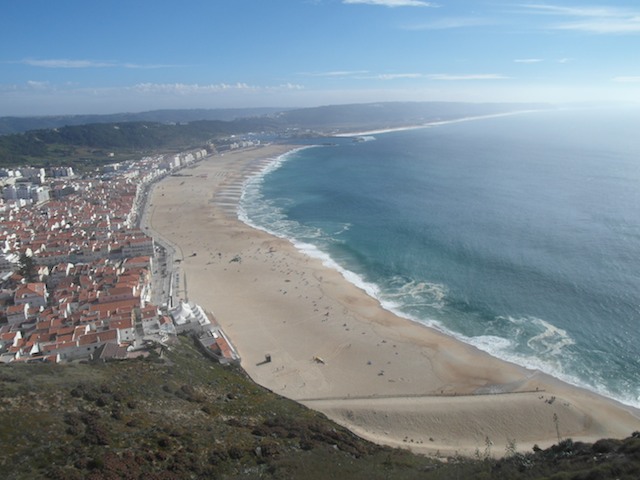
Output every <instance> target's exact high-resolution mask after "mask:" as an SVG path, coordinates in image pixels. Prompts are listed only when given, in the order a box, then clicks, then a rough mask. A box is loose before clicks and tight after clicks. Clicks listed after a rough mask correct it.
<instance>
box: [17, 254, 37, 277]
mask: <svg viewBox="0 0 640 480" xmlns="http://www.w3.org/2000/svg"><path fill="white" fill-rule="evenodd" d="M18 264H19V265H20V268H19V269H18V273H19V274H20V275H22V276H23V277H24V278H25V280H26V281H27V282H35V281H36V264H35V262H34V261H33V257H31V256H29V255H27V254H26V253H21V254H20V261H19V263H18Z"/></svg>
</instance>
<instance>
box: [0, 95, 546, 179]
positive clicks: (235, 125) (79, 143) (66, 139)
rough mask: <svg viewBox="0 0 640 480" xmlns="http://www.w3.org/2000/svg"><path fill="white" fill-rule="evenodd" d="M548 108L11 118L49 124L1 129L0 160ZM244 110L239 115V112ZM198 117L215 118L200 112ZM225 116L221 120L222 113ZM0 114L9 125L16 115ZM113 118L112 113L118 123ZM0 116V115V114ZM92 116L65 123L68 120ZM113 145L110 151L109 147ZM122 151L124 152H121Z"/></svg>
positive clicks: (398, 107)
mask: <svg viewBox="0 0 640 480" xmlns="http://www.w3.org/2000/svg"><path fill="white" fill-rule="evenodd" d="M542 108H551V107H550V106H549V105H543V104H509V103H480V104H476V103H456V102H387V103H368V104H351V105H330V106H323V107H314V108H302V109H294V110H284V111H283V110H277V111H276V109H231V110H156V111H154V112H146V113H138V114H126V113H123V114H118V115H90V116H77V117H39V118H33V119H28V118H24V119H17V120H20V121H21V122H22V123H21V125H22V127H20V128H27V126H28V125H29V122H30V121H31V122H32V125H36V124H39V123H40V124H41V123H42V122H49V123H50V124H51V125H54V124H55V125H58V124H60V123H64V122H67V125H65V126H59V125H58V126H55V127H54V126H50V127H48V128H39V129H35V130H28V131H26V132H22V133H14V134H10V135H0V166H7V167H8V166H18V165H23V164H25V163H30V164H33V165H37V166H44V167H47V166H52V165H55V164H60V163H63V164H71V165H72V166H75V167H76V168H78V169H79V170H81V169H82V167H83V166H88V167H92V166H96V165H99V164H101V163H105V162H110V161H116V160H123V159H126V158H133V157H135V156H136V155H138V156H139V155H140V153H150V152H151V151H155V152H157V151H161V150H170V149H179V148H189V147H197V146H202V145H204V143H207V142H214V143H215V142H216V141H217V140H219V139H220V138H221V137H224V136H229V135H242V134H246V133H249V132H267V133H271V134H281V135H283V136H286V137H291V136H300V135H312V136H321V135H330V134H335V133H337V132H356V131H362V130H372V129H385V128H397V127H403V126H409V125H420V124H424V123H427V122H433V121H440V120H452V119H457V118H465V117H472V116H481V115H492V114H498V113H506V112H513V111H518V110H529V109H542ZM243 115H244V116H243ZM204 117H220V118H218V119H211V118H209V119H206V118H204ZM222 118H225V119H222ZM7 119H9V120H11V119H10V117H5V119H4V120H6V121H7V122H8V123H7V125H10V126H11V128H14V129H18V128H19V126H20V125H19V122H17V120H16V119H15V118H14V119H13V120H11V121H9V120H7ZM115 119H119V120H118V121H117V122H116V121H114V120H115ZM1 120H2V119H0V121H1ZM82 121H91V123H83V124H77V125H71V124H69V123H70V122H78V123H80V122H82ZM113 152H115V153H116V154H117V156H116V157H115V159H114V157H113V156H111V155H110V153H113ZM127 156H128V157H127Z"/></svg>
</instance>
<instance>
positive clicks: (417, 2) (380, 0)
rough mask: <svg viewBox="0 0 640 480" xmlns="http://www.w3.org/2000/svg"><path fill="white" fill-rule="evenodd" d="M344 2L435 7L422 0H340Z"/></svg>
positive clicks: (386, 5)
mask: <svg viewBox="0 0 640 480" xmlns="http://www.w3.org/2000/svg"><path fill="white" fill-rule="evenodd" d="M342 3H345V4H351V5H355V4H363V5H382V6H384V7H437V6H438V5H437V4H435V3H433V2H424V1H422V0H342Z"/></svg>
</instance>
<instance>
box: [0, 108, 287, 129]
mask: <svg viewBox="0 0 640 480" xmlns="http://www.w3.org/2000/svg"><path fill="white" fill-rule="evenodd" d="M285 110H286V109H283V108H276V107H272V108H216V109H205V108H198V109H178V110H151V111H148V112H139V113H114V114H106V115H51V116H28V117H16V116H7V117H0V135H9V134H13V133H23V132H27V131H30V130H42V129H46V128H60V127H65V126H73V125H86V124H94V123H124V122H156V123H190V122H194V121H199V120H221V121H225V122H229V121H233V120H237V119H239V118H249V117H259V116H265V115H272V114H275V113H279V112H282V111H285Z"/></svg>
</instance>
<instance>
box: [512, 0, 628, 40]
mask: <svg viewBox="0 0 640 480" xmlns="http://www.w3.org/2000/svg"><path fill="white" fill-rule="evenodd" d="M521 7H523V8H525V9H527V10H528V11H530V12H532V13H538V14H544V15H549V16H556V17H567V18H566V19H565V20H562V21H560V22H559V23H556V24H554V25H550V26H549V27H548V28H551V29H554V30H574V31H581V32H588V33H599V34H607V33H609V34H611V33H618V34H623V33H640V10H629V9H623V8H616V7H563V6H558V5H542V4H523V5H521Z"/></svg>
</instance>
